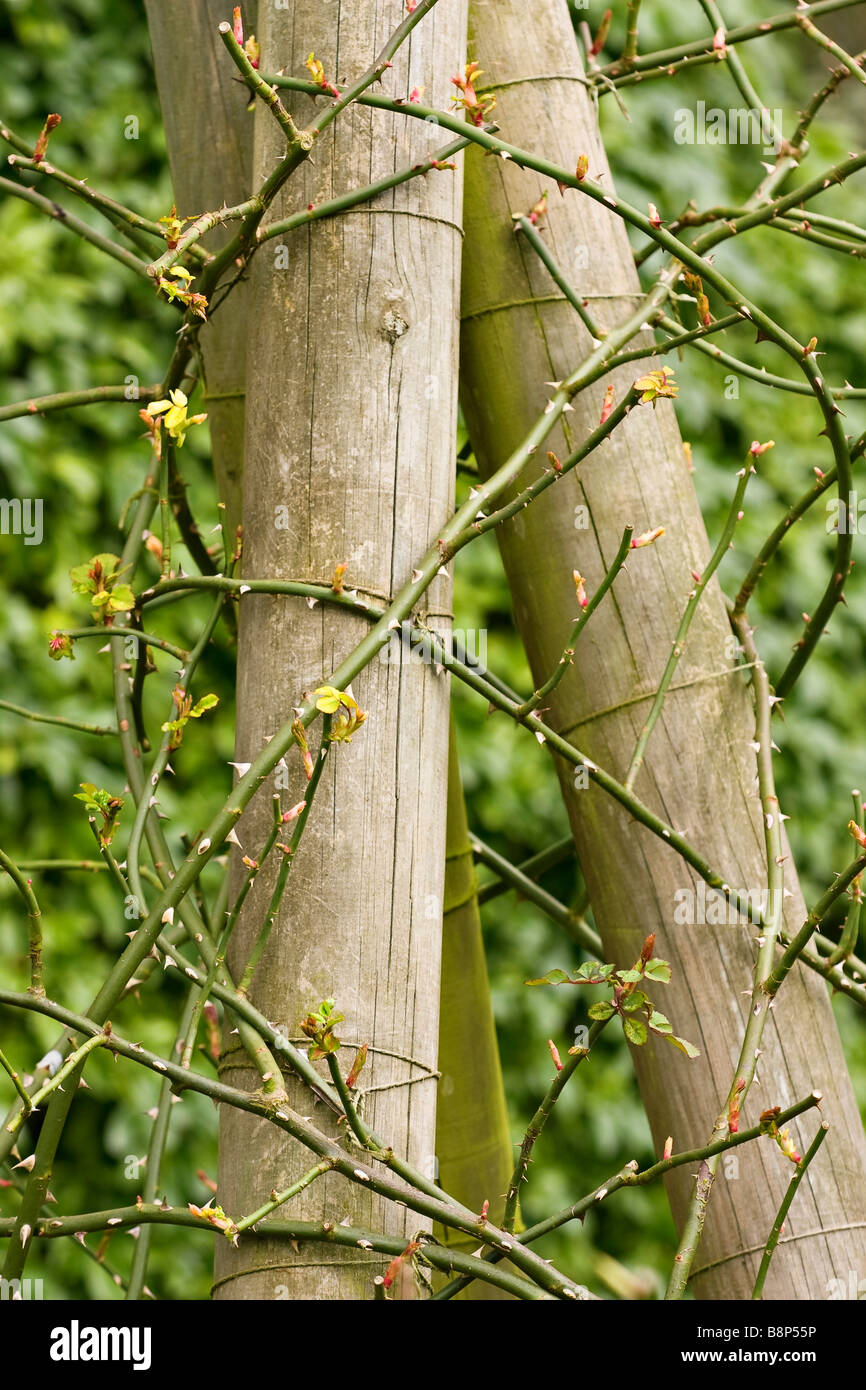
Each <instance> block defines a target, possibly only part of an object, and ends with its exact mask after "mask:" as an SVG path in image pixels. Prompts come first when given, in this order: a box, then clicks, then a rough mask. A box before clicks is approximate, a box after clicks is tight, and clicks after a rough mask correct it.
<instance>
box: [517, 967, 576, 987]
mask: <svg viewBox="0 0 866 1390" xmlns="http://www.w3.org/2000/svg"><path fill="white" fill-rule="evenodd" d="M575 983H577V982H576V981H575V980H572V978H571V976H570V975H567V974H566V973H565V971H564V970H550V971H548V973H547V974H546V975H542V976H540V978H539V979H537V980H524V984H527V985H573V984H575Z"/></svg>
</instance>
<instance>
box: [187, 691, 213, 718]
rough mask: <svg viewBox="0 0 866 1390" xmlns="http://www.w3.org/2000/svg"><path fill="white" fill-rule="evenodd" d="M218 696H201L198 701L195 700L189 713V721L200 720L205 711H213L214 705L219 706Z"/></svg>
mask: <svg viewBox="0 0 866 1390" xmlns="http://www.w3.org/2000/svg"><path fill="white" fill-rule="evenodd" d="M219 702H220V701H219V696H218V695H202V697H201V699H200V700H196V702H195V704H194V705H193V707H192V709H191V710H190V712H189V718H190V719H201V717H202V715H203V714H204V712H205V710H209V709H213V707H214V705H218V704H219Z"/></svg>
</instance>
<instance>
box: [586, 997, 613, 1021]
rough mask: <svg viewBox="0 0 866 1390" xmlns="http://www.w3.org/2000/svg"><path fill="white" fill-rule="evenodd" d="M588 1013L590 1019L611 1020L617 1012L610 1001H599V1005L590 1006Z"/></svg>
mask: <svg viewBox="0 0 866 1390" xmlns="http://www.w3.org/2000/svg"><path fill="white" fill-rule="evenodd" d="M587 1012H588V1013H589V1016H590V1018H596V1019H599V1020H602V1019H605V1018H610V1017H611V1015H612V1014H614V1013H615V1012H616V1010H615V1009H614V1007H613V1004H611V1003H610V1001H609V1000H607V999H599V1000H598V1002H597V1003H595V1004H590V1006H589V1009H588V1010H587Z"/></svg>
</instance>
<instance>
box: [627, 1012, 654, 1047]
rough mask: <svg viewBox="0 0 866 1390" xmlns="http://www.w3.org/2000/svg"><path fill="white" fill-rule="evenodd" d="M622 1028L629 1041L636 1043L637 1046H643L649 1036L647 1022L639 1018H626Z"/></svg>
mask: <svg viewBox="0 0 866 1390" xmlns="http://www.w3.org/2000/svg"><path fill="white" fill-rule="evenodd" d="M622 1029H623V1032H624V1033H625V1035H626V1037H627V1038H628V1040H629V1042H630V1043H634V1045H635V1047H643V1045H644V1043H645V1042H646V1040H647V1038H648V1037H649V1034H648V1033H647V1027H646V1024H645V1023H644V1022H643V1021H642V1020H641V1019H639V1018H624V1019H623V1021H622Z"/></svg>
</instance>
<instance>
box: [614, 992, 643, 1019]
mask: <svg viewBox="0 0 866 1390" xmlns="http://www.w3.org/2000/svg"><path fill="white" fill-rule="evenodd" d="M648 1002H649V1001H648V1000H647V997H646V995H645V994H642V993H641V991H640V990H639V989H636V990H635V991H634V993H632V994H627V995H626V996H625V998H624V999H623V1000H622V1001H621V1003H620V1008H621V1009H622V1010H623V1011H624V1012H625V1013H627V1014H633V1013H634V1012H635V1010H636V1009H642V1008H643V1006H644V1004H646V1003H648Z"/></svg>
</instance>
